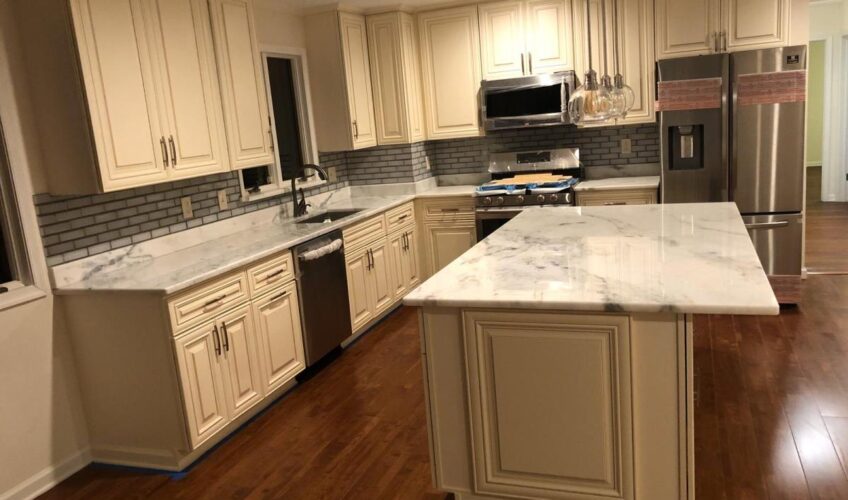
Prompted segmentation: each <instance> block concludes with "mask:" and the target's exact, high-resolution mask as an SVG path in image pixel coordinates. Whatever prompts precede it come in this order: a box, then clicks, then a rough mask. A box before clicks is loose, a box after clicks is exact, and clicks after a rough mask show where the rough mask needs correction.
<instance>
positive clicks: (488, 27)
mask: <svg viewBox="0 0 848 500" xmlns="http://www.w3.org/2000/svg"><path fill="white" fill-rule="evenodd" d="M477 10H478V12H479V16H480V57H481V59H482V64H483V79H484V80H496V79H499V78H514V77H517V76H522V75H525V74H529V70H528V68H527V67H526V65H527V61H526V57H527V54H526V52H527V47H526V46H525V36H524V2H521V1H516V0H510V1H506V2H495V3H484V4H480V5H479V6H478V7H477Z"/></svg>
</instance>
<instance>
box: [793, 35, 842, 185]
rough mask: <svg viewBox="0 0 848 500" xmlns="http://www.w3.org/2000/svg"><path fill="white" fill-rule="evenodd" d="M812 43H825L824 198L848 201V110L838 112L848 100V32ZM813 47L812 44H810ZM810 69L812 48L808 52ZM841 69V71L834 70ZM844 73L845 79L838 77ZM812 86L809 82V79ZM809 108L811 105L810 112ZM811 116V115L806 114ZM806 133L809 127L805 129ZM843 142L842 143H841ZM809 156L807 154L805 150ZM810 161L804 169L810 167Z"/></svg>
mask: <svg viewBox="0 0 848 500" xmlns="http://www.w3.org/2000/svg"><path fill="white" fill-rule="evenodd" d="M812 42H824V60H825V67H824V82H823V83H824V89H823V90H822V94H823V100H824V102H823V112H822V155H821V163H822V164H821V169H822V178H821V198H822V199H821V201H825V202H830V201H848V198H847V197H846V189H845V180H844V179H845V166H846V158H848V144H842V143H843V142H844V141H843V140H842V138H844V137H845V135H846V133H848V130H846V124H848V111H837V112H836V113H834V112H833V111H831V110H833V109H841V107H842V105H843V103H845V102H846V101H848V34H833V35H826V36H819V37H811V38H810V43H812ZM808 47H809V45H808ZM807 56H808V57H807V60H808V63H807V70H808V71H809V51H808V54H807ZM834 68H836V69H837V71H838V73H837V72H836V71H834ZM840 75H841V77H842V78H841V81H839V82H837V81H835V80H834V79H835V78H836V77H837V76H840ZM807 87H808V89H809V82H807ZM808 112H809V107H808V108H807V113H808ZM806 118H808V116H807V117H806ZM805 136H806V130H805ZM839 144H842V145H841V146H838V145H839ZM805 159H806V153H805ZM806 166H807V165H806V161H805V163H804V168H805V169H806Z"/></svg>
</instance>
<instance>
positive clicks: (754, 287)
mask: <svg viewBox="0 0 848 500" xmlns="http://www.w3.org/2000/svg"><path fill="white" fill-rule="evenodd" d="M404 303H405V304H407V305H412V306H419V307H420V308H421V309H420V314H421V336H422V351H423V361H424V363H423V366H424V369H425V382H426V392H427V394H426V396H427V410H428V422H429V431H430V433H429V436H430V445H431V459H432V465H433V476H434V481H435V484H436V486H437V487H438V488H440V489H442V490H445V491H450V492H453V493H455V494H456V496H457V498H460V499H479V498H516V497H518V498H567V499H591V498H621V499H646V500H672V499H674V500H678V499H684V498H693V497H694V485H693V477H694V475H693V470H694V460H693V428H692V419H693V380H692V314H771V315H773V314H777V313H778V305H777V301H776V300H775V297H774V294H773V293H772V289H771V287H770V286H769V283H768V280H767V278H766V275H765V273H764V272H763V269H762V267H761V265H760V261H759V259H758V257H757V254H756V253H755V251H754V247H753V245H752V243H751V240H750V238H749V236H748V233H747V232H746V230H745V227H744V225H743V222H742V218H741V216H740V214H739V211H738V210H737V209H736V206H735V205H734V204H732V203H714V204H681V205H647V206H626V207H568V208H533V209H527V210H525V211H524V212H523V213H522V214H521V215H519V216H517V217H516V218H514V219H513V220H512V221H510V222H509V223H508V224H506V225H505V226H504V227H502V228H501V229H500V230H498V231H497V232H495V233H493V234H492V235H490V236H489V237H488V238H486V239H484V240H483V241H481V242H480V243H479V244H477V245H476V246H475V247H474V248H472V249H471V250H469V251H468V252H466V253H465V254H464V255H462V256H461V257H460V258H458V259H457V260H456V261H454V262H453V263H452V264H450V265H449V266H447V267H446V268H444V269H443V270H441V271H440V272H439V273H437V274H436V275H434V276H433V277H432V278H430V279H429V280H428V281H426V282H425V283H423V284H422V285H421V286H420V287H419V288H418V289H416V290H415V291H413V292H412V293H411V294H409V295H408V296H407V297H406V298H405V300H404Z"/></svg>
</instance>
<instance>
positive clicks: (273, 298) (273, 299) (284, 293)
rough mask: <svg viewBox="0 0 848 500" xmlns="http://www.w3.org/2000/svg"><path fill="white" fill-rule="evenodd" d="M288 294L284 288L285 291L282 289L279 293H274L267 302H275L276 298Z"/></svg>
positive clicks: (278, 298)
mask: <svg viewBox="0 0 848 500" xmlns="http://www.w3.org/2000/svg"><path fill="white" fill-rule="evenodd" d="M288 294H289V291H288V290H286V291H284V292H280V293H278V294H277V295H274V296H273V297H271V300H269V301H268V302H275V301H277V300H280V299H282V298H283V297H285V296H286V295H288Z"/></svg>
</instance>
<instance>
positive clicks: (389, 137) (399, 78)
mask: <svg viewBox="0 0 848 500" xmlns="http://www.w3.org/2000/svg"><path fill="white" fill-rule="evenodd" d="M367 23H368V29H367V31H368V52H369V54H370V56H371V79H372V81H373V90H374V115H375V119H376V126H377V142H378V143H379V144H381V145H382V144H399V143H403V142H406V141H407V140H408V139H407V138H408V133H409V131H408V121H407V112H406V111H407V110H406V97H405V95H404V94H405V92H404V80H405V77H404V66H403V63H404V58H405V55H404V48H403V45H402V40H401V26H400V14H399V13H394V12H393V13H389V14H380V15H376V16H368V18H367Z"/></svg>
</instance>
